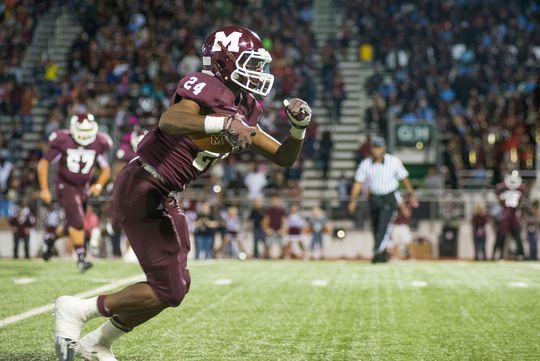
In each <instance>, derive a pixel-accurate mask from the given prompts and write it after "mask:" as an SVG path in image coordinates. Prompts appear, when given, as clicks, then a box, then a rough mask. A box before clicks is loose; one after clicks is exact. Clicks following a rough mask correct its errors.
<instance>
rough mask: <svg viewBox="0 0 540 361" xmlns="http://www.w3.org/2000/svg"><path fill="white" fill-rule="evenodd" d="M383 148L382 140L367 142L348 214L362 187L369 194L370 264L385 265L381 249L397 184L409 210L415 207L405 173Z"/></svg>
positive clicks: (394, 207)
mask: <svg viewBox="0 0 540 361" xmlns="http://www.w3.org/2000/svg"><path fill="white" fill-rule="evenodd" d="M385 148H386V144H385V141H384V139H383V138H381V137H374V138H373V139H372V140H371V157H369V158H366V159H364V160H363V161H362V162H361V163H360V164H359V165H358V169H357V170H356V175H355V181H354V184H353V186H352V189H351V196H350V201H349V207H348V208H349V212H350V213H353V212H354V211H355V210H356V207H357V203H356V200H357V198H358V195H359V194H360V193H361V192H362V188H363V187H364V184H365V185H366V187H368V191H369V208H370V215H371V221H372V227H373V236H374V238H375V242H374V247H373V253H374V255H373V259H372V261H373V262H374V263H376V262H386V261H387V257H386V251H385V249H386V246H387V244H388V242H389V239H390V231H391V230H390V225H391V224H392V221H393V219H394V218H395V217H396V216H397V213H398V212H397V209H398V203H397V198H396V192H397V189H398V187H399V182H400V181H401V182H403V185H404V186H405V189H406V191H407V198H408V200H409V202H410V204H411V205H412V206H413V207H417V206H418V201H417V200H416V197H415V196H414V193H413V187H412V185H411V182H410V181H409V178H408V176H409V172H407V170H406V169H405V167H404V166H403V163H402V162H401V160H399V159H398V158H397V157H396V156H394V155H392V154H388V153H386V151H385Z"/></svg>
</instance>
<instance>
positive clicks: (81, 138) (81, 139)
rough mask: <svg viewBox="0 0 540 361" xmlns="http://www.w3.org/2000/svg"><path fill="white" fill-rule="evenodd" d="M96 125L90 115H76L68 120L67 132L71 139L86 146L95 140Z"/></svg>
mask: <svg viewBox="0 0 540 361" xmlns="http://www.w3.org/2000/svg"><path fill="white" fill-rule="evenodd" d="M98 128H99V127H98V123H97V122H96V120H95V118H94V116H93V115H92V114H77V115H74V116H72V117H71V119H70V120H69V131H70V132H71V136H72V137H73V139H74V140H75V141H76V142H77V143H79V144H80V145H83V146H86V145H89V144H91V143H92V142H93V141H94V140H96V137H97V133H98Z"/></svg>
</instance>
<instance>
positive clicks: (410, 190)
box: [401, 177, 418, 208]
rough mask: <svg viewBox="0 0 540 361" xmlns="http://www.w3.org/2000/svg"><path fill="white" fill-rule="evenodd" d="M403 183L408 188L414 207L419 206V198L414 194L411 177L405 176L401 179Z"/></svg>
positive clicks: (408, 196) (409, 197)
mask: <svg viewBox="0 0 540 361" xmlns="http://www.w3.org/2000/svg"><path fill="white" fill-rule="evenodd" d="M401 182H402V183H403V185H404V186H405V189H406V190H407V198H408V200H409V202H410V203H411V206H412V207H413V208H416V207H418V200H417V199H416V196H415V195H414V188H413V186H412V184H411V181H410V180H409V177H405V178H403V179H402V180H401Z"/></svg>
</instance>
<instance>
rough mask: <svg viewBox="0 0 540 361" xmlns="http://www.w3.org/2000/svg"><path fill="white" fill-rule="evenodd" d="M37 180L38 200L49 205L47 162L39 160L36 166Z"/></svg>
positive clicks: (43, 159)
mask: <svg viewBox="0 0 540 361" xmlns="http://www.w3.org/2000/svg"><path fill="white" fill-rule="evenodd" d="M37 178H38V183H39V190H40V192H39V198H41V200H42V201H43V202H45V203H47V204H48V203H51V200H52V194H51V191H50V190H49V161H48V160H47V159H45V158H41V159H40V160H39V162H38V164H37Z"/></svg>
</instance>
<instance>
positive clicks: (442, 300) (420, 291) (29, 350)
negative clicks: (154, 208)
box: [0, 261, 540, 361]
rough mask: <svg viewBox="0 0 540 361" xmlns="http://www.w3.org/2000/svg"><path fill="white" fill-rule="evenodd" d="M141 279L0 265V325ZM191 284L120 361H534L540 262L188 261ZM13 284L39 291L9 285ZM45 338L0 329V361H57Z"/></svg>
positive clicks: (49, 327) (43, 318)
mask: <svg viewBox="0 0 540 361" xmlns="http://www.w3.org/2000/svg"><path fill="white" fill-rule="evenodd" d="M138 272H139V271H138V267H137V266H136V265H127V264H124V263H121V262H104V263H100V264H97V265H96V268H95V269H94V270H92V271H90V272H89V273H88V274H86V275H83V276H80V275H78V274H76V273H75V272H74V270H73V265H72V264H71V263H64V262H53V263H50V264H43V263H40V262H20V263H19V262H6V261H0V292H1V297H0V312H1V313H0V314H1V316H0V319H1V318H4V317H6V316H9V315H14V314H16V313H18V312H21V311H24V310H27V309H29V308H31V307H35V306H40V305H43V304H46V303H49V302H53V300H54V298H55V297H56V296H58V295H59V294H62V293H77V292H80V291H83V290H88V289H91V288H95V287H97V286H99V285H102V284H104V283H106V282H107V280H109V279H119V278H122V277H127V276H130V275H134V274H137V273H138ZM191 274H192V279H193V281H192V287H191V291H190V293H189V295H188V296H187V297H186V299H185V300H184V302H183V303H182V305H181V307H180V308H178V309H170V310H166V311H164V312H163V313H162V314H160V315H159V316H157V317H156V319H154V320H152V321H150V322H149V323H147V324H145V325H143V326H141V327H139V328H137V329H136V330H135V331H133V332H132V333H131V334H129V335H127V336H125V337H124V338H123V339H121V340H119V341H118V342H117V344H116V345H115V347H114V351H115V354H116V355H117V357H118V359H119V360H126V361H127V360H129V361H148V360H167V361H169V360H170V361H176V360H538V359H539V358H540V357H539V355H540V342H539V340H540V264H538V263H462V262H417V263H413V262H411V263H394V264H387V265H371V264H368V263H362V262H255V261H247V262H239V261H238V262H237V261H218V262H214V263H195V262H192V263H191ZM20 277H35V278H38V279H39V280H40V282H35V283H31V284H28V285H15V284H14V283H13V280H14V279H15V278H20ZM218 279H229V280H231V281H232V282H231V283H230V284H228V285H215V284H214V282H215V281H216V280H218ZM314 280H325V281H327V283H328V284H327V286H325V287H316V286H314V285H312V282H313V281H314ZM98 281H99V282H98ZM413 281H421V282H426V283H427V285H426V286H425V287H420V288H419V287H414V286H413ZM100 282H101V283H100ZM516 282H521V283H522V285H523V284H526V285H527V286H528V287H526V288H519V287H512V286H511V285H512V284H514V283H516ZM518 285H519V284H518ZM100 322H102V320H95V321H92V322H91V323H90V324H89V325H88V327H87V329H86V330H85V331H87V330H88V329H91V328H93V327H96V326H97V325H99V323H100ZM52 335H53V319H52V316H51V315H50V314H42V315H39V316H35V317H33V318H30V319H27V320H24V321H21V322H18V323H16V324H12V325H9V326H6V327H4V328H0V360H10V361H12V360H14V361H18V360H21V361H22V360H24V361H31V360H54V359H55V358H54V353H53V346H52V342H51V340H52Z"/></svg>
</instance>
